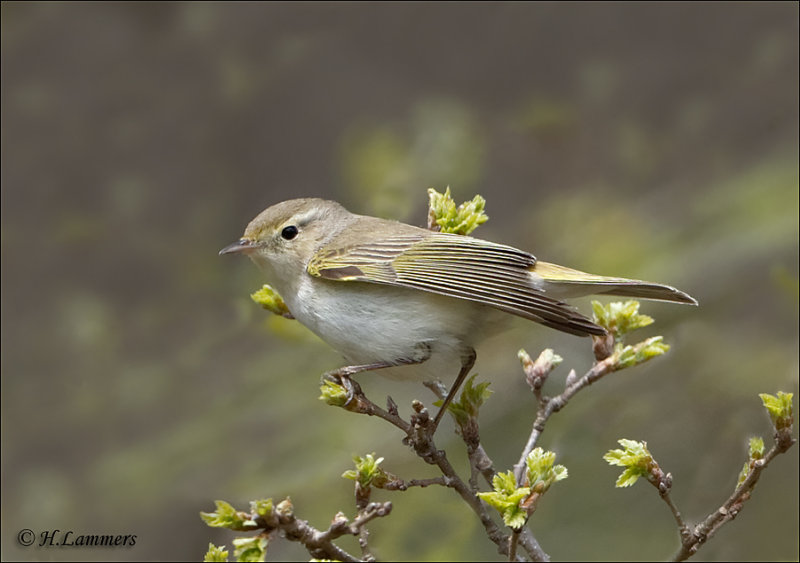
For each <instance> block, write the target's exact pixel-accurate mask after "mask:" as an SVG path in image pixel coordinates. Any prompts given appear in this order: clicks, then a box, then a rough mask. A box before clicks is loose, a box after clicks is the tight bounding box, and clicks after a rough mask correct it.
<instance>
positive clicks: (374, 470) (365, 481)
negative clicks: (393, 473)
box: [342, 452, 389, 489]
mask: <svg viewBox="0 0 800 563" xmlns="http://www.w3.org/2000/svg"><path fill="white" fill-rule="evenodd" d="M353 461H354V462H355V464H356V468H355V469H349V470H347V471H345V472H344V473H342V477H344V478H345V479H352V480H353V481H357V482H358V484H359V485H361V487H362V488H365V489H366V488H367V487H369V486H370V485H372V486H375V487H378V488H381V487H382V486H383V485H385V484H386V483H387V482H388V481H389V476H388V474H387V473H386V472H385V471H384V470H383V469H382V468H381V467H380V464H381V463H382V462H383V458H382V457H379V458H377V459H376V458H375V453H374V452H373V453H371V454H367V455H365V456H364V457H360V456H355V457H354V458H353Z"/></svg>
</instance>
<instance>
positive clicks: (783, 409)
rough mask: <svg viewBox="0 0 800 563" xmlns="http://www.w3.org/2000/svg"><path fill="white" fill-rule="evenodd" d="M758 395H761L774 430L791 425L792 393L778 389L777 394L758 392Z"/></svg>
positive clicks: (792, 420)
mask: <svg viewBox="0 0 800 563" xmlns="http://www.w3.org/2000/svg"><path fill="white" fill-rule="evenodd" d="M758 396H759V397H761V401H762V402H763V403H764V407H765V408H766V409H767V412H768V413H769V417H770V419H771V420H772V425H773V426H774V427H775V430H783V429H785V428H789V427H791V426H792V423H793V422H794V419H793V418H792V397H793V396H794V395H793V394H792V393H784V392H783V391H778V395H777V396H775V395H769V394H767V393H760V394H759V395H758Z"/></svg>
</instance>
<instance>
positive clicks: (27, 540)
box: [17, 528, 36, 547]
mask: <svg viewBox="0 0 800 563" xmlns="http://www.w3.org/2000/svg"><path fill="white" fill-rule="evenodd" d="M17 541H18V542H19V544H20V545H24V546H25V547H27V546H29V545H31V544H33V542H34V541H36V534H34V533H33V530H29V529H28V528H23V529H21V530H20V531H19V533H18V534H17Z"/></svg>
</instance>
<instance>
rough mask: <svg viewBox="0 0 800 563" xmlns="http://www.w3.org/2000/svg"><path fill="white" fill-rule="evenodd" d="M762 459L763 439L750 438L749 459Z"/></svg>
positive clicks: (758, 437) (757, 437)
mask: <svg viewBox="0 0 800 563" xmlns="http://www.w3.org/2000/svg"><path fill="white" fill-rule="evenodd" d="M762 457H764V439H763V438H761V437H760V436H754V437H752V438H750V459H761V458H762Z"/></svg>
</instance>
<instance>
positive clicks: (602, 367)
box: [514, 356, 615, 484]
mask: <svg viewBox="0 0 800 563" xmlns="http://www.w3.org/2000/svg"><path fill="white" fill-rule="evenodd" d="M613 371H615V363H614V358H613V356H609V357H607V358H605V359H604V360H602V361H599V362H597V363H595V364H594V366H592V368H591V369H590V370H589V371H588V372H586V374H585V375H584V376H583V377H581V378H580V379H578V380H577V381H574V382H572V383H569V379H568V383H567V386H566V388H565V389H564V391H563V392H562V393H561V394H560V395H556V396H555V397H546V396H544V395H541V392H539V393H537V394H536V396H537V399H538V403H539V408H538V410H537V412H536V420H534V422H533V427H532V428H531V433H530V436H529V437H528V442H527V443H526V444H525V447H524V448H523V449H522V455H520V458H519V461H518V462H517V463H516V464H515V465H514V477H516V479H517V484H521V483H522V479H523V476H524V475H525V459H526V458H527V457H528V454H529V453H531V452H532V451H533V448H535V447H536V443H537V442H538V441H539V437H540V436H541V435H542V432H544V427H545V424H547V420H548V419H549V418H550V417H551V416H552V415H553V413H557V412H558V411H560V410H561V409H563V408H564V407H565V406H566V405H567V403H568V402H569V400H570V399H572V397H574V396H575V394H576V393H577V392H578V391H580V390H581V389H583V388H585V387H588V386H589V385H591V384H592V383H594V382H595V381H597V380H598V379H600V378H601V377H603V376H605V375H608V374H609V373H612V372H613ZM534 393H536V388H534Z"/></svg>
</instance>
